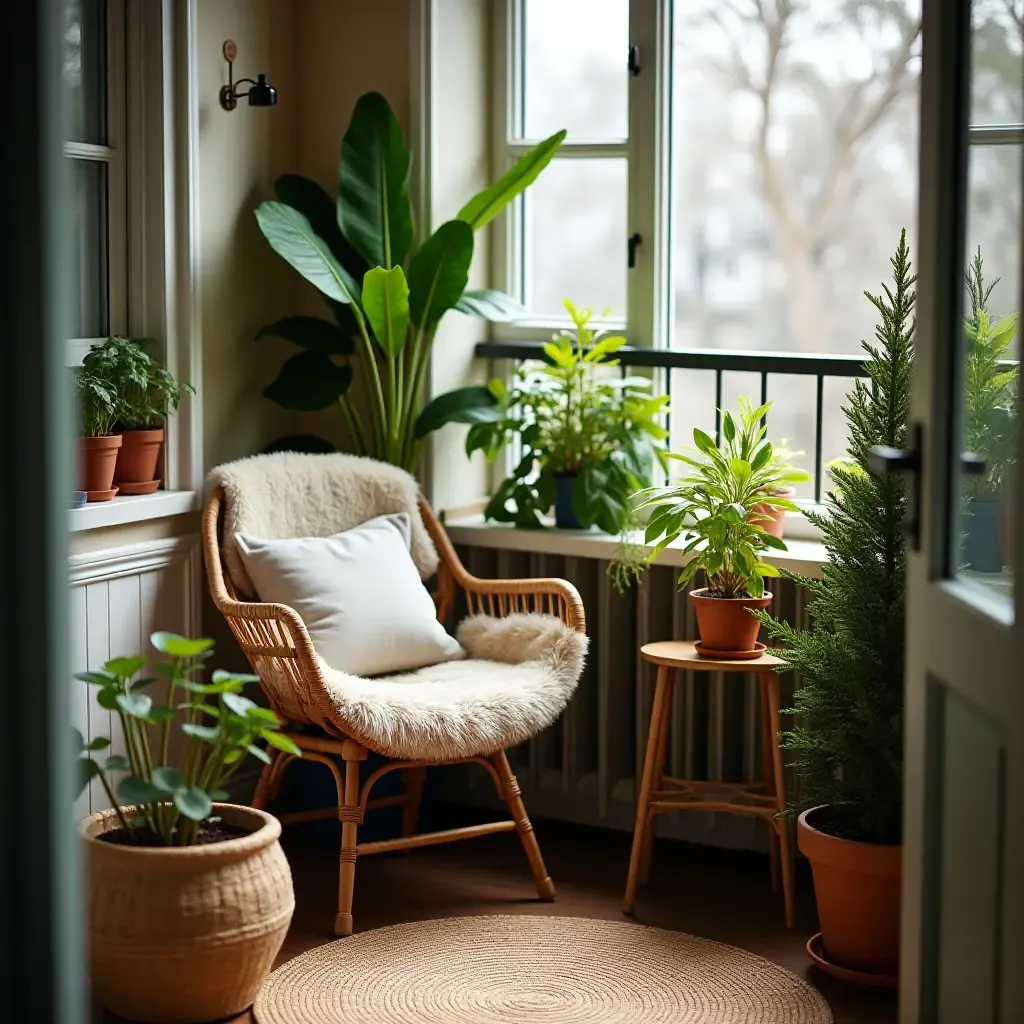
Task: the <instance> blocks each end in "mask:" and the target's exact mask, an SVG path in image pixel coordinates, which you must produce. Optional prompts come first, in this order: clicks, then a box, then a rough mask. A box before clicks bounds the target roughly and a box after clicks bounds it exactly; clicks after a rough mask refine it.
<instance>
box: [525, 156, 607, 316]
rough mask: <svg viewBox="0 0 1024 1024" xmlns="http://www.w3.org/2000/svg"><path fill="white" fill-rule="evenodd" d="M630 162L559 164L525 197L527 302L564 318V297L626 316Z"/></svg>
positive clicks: (536, 309)
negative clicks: (627, 212)
mask: <svg viewBox="0 0 1024 1024" xmlns="http://www.w3.org/2000/svg"><path fill="white" fill-rule="evenodd" d="M626 182H627V163H626V160H625V159H618V158H608V159H593V160H592V159H578V160H577V159H564V160H557V159H556V160H553V161H552V162H551V163H550V164H549V165H548V167H547V169H546V170H545V171H544V173H543V174H542V175H541V176H540V177H539V178H538V179H537V180H536V181H535V182H534V183H533V185H531V186H530V188H529V190H528V191H527V193H526V196H525V204H526V211H525V222H526V224H525V226H526V231H525V245H524V253H523V256H524V268H525V302H526V305H527V306H528V307H529V309H530V312H531V313H533V314H535V315H544V314H556V315H557V316H559V317H560V318H561V317H565V316H566V313H565V309H564V308H563V306H562V300H563V299H565V298H570V299H572V300H573V302H575V303H576V304H577V305H579V306H592V307H593V309H594V311H595V313H599V312H601V311H602V310H604V309H605V308H607V307H611V315H612V316H614V317H619V318H624V317H625V315H626V235H627V233H626Z"/></svg>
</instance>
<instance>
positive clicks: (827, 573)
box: [761, 232, 916, 982]
mask: <svg viewBox="0 0 1024 1024" xmlns="http://www.w3.org/2000/svg"><path fill="white" fill-rule="evenodd" d="M892 267H893V280H892V283H891V285H883V288H882V294H880V295H871V294H869V293H866V294H867V297H868V299H870V301H871V302H872V303H873V304H874V305H875V307H876V308H877V310H878V312H879V314H880V317H881V319H880V322H879V324H878V326H877V328H876V330H875V341H874V344H869V343H867V342H865V343H864V349H865V351H866V353H867V357H868V358H867V361H866V364H865V368H866V371H867V374H868V376H869V378H870V380H869V381H868V382H867V383H865V382H864V381H862V380H857V381H856V382H855V384H854V387H853V390H852V391H851V392H850V395H849V398H848V404H847V406H846V410H845V411H846V415H847V419H848V422H849V452H848V454H849V458H848V459H847V460H844V461H843V462H841V463H839V464H836V465H834V466H833V469H832V473H833V476H834V480H835V483H836V487H835V489H834V490H832V491H831V492H830V493H829V494H828V495H827V497H826V512H825V514H823V515H817V514H814V513H809V518H810V519H811V520H812V521H813V522H814V523H815V524H816V525H817V526H818V527H819V528H820V529H821V532H822V539H823V542H824V544H825V548H826V551H827V555H828V558H827V561H826V563H825V564H824V565H823V566H822V576H821V579H817V580H815V579H808V578H806V577H803V576H799V575H793V574H789V573H787V575H789V576H790V577H791V578H792V579H794V580H796V582H797V583H798V584H799V585H800V586H802V587H803V588H804V589H805V590H806V591H807V592H808V593H809V595H810V601H809V603H808V612H809V614H810V627H809V628H808V629H805V630H800V629H796V628H794V627H793V626H791V625H789V624H787V623H784V622H780V621H776V620H774V619H772V618H771V616H769V615H767V614H764V613H762V614H761V619H762V622H763V623H764V625H765V627H766V629H767V631H768V633H769V635H770V636H771V637H772V638H773V639H774V640H775V641H777V642H778V645H779V647H780V648H781V650H779V651H777V652H776V653H778V654H779V655H780V656H781V657H784V658H785V659H786V661H787V663H788V664H789V665H790V666H792V668H793V669H794V670H795V671H796V672H797V673H799V675H800V677H801V681H802V682H801V686H800V688H799V689H798V690H797V692H796V697H795V701H794V707H793V708H791V709H788V710H787V711H786V713H788V714H794V715H796V716H797V719H796V724H795V725H794V727H793V728H792V729H791V730H789V731H788V732H784V733H783V734H782V742H783V745H784V747H785V748H786V749H788V750H790V751H793V752H794V754H795V755H796V756H795V758H794V759H793V767H794V769H795V771H796V774H797V777H798V788H797V792H796V796H795V798H794V801H793V807H792V809H793V810H794V811H795V812H797V813H799V822H798V828H797V839H798V843H799V846H800V849H801V850H802V851H803V853H804V854H805V855H806V856H807V858H808V859H809V860H810V862H811V869H812V872H813V874H814V888H815V895H816V898H817V904H818V917H819V920H820V924H821V943H822V947H823V948H822V951H821V956H822V959H823V960H824V961H825V962H826V963H830V964H834V965H836V966H837V967H839V968H843V969H846V970H847V971H848V972H858V973H860V974H861V975H862V976H863V978H864V980H865V981H871V982H878V981H882V980H886V979H890V980H894V979H895V975H896V972H897V960H898V950H899V914H900V850H901V847H900V843H901V816H902V804H901V796H902V789H903V780H902V767H903V746H902V745H903V658H904V630H905V610H904V603H905V600H906V543H905V539H904V533H903V524H904V521H905V518H906V513H907V501H908V498H907V488H906V484H905V482H904V480H903V479H902V477H901V476H900V475H899V474H881V473H879V474H876V473H875V472H873V470H872V464H871V452H872V448H873V447H875V446H878V445H885V446H888V447H891V448H906V447H907V446H908V431H909V417H910V399H911V372H912V365H913V357H914V328H915V319H914V302H915V292H914V282H915V280H916V278H915V277H914V276H913V275H912V274H911V267H910V259H909V252H908V249H907V244H906V232H904V233H903V235H902V236H901V238H900V244H899V247H898V249H897V250H896V254H895V256H894V257H893V259H892ZM813 941H814V940H812V942H813ZM809 946H810V944H809Z"/></svg>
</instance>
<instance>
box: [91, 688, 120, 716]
mask: <svg viewBox="0 0 1024 1024" xmlns="http://www.w3.org/2000/svg"><path fill="white" fill-rule="evenodd" d="M120 696H121V694H119V693H118V692H117V690H116V689H114V687H112V686H107V687H104V688H103V689H102V690H100V692H99V693H97V694H96V703H97V704H99V706H100V707H101V708H103V709H104V710H106V711H116V710H117V698H118V697H120Z"/></svg>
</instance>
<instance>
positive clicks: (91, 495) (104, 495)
mask: <svg viewBox="0 0 1024 1024" xmlns="http://www.w3.org/2000/svg"><path fill="white" fill-rule="evenodd" d="M115 494H117V488H116V487H111V488H110V490H109V491H86V492H85V500H86V501H110V499H111V498H113V497H114V495H115Z"/></svg>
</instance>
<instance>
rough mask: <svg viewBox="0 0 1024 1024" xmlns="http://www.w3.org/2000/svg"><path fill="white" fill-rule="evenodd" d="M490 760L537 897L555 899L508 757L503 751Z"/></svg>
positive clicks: (553, 889)
mask: <svg viewBox="0 0 1024 1024" xmlns="http://www.w3.org/2000/svg"><path fill="white" fill-rule="evenodd" d="M490 760H491V764H493V765H494V767H495V770H496V771H497V773H498V778H499V779H500V780H501V791H500V794H499V795H500V796H501V797H502V798H503V799H504V801H505V803H507V804H508V809H509V812H510V813H511V815H512V820H513V821H514V822H515V823H516V831H517V832H518V833H519V838H520V839H521V840H522V843H523V849H524V850H525V851H526V858H527V860H529V862H530V870H531V871H532V872H533V880H534V883H535V884H536V886H537V895H538V896H539V897H540V898H541V899H542V900H553V899H554V898H555V883H554V882H552V881H551V876H550V875H549V874H548V869H547V868H546V867H545V866H544V858H543V857H542V856H541V852H540V845H539V844H538V842H537V836H536V835H535V834H534V831H533V825H531V824H530V819H529V817H528V816H527V814H526V807H525V806H524V805H523V798H522V796H521V795H520V791H519V783H518V782H517V781H516V777H515V776H514V775H513V774H512V767H511V765H510V764H509V763H508V757H507V756H506V755H505V751H504V750H499V751H498V753H497V754H493V755H492V756H491V759H490Z"/></svg>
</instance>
